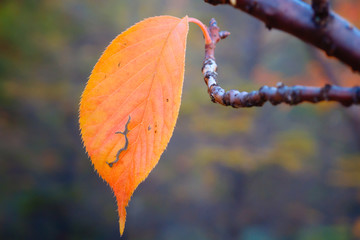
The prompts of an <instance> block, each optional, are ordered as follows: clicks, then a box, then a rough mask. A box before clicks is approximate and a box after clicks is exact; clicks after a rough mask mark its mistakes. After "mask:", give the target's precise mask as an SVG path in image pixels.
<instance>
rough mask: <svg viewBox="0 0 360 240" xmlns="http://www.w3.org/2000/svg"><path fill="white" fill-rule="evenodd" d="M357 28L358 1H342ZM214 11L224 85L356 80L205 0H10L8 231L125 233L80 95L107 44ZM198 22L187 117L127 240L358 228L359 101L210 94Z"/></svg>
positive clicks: (0, 188) (1, 183)
mask: <svg viewBox="0 0 360 240" xmlns="http://www.w3.org/2000/svg"><path fill="white" fill-rule="evenodd" d="M332 5H333V7H334V9H335V10H336V11H337V12H338V13H340V14H341V15H343V16H344V17H345V18H346V19H348V20H349V21H351V22H352V23H353V24H354V25H355V26H357V27H360V14H359V9H360V1H358V0H354V1H351V0H341V1H340V0H337V1H332ZM165 14H166V15H174V16H177V17H183V16H185V15H189V16H191V17H196V18H198V19H200V20H201V21H203V22H204V23H208V21H209V20H210V18H211V17H215V18H216V19H217V20H218V23H219V26H220V27H221V28H222V29H223V30H228V31H230V32H231V33H232V34H231V36H230V37H229V38H228V39H226V40H224V41H222V42H221V43H219V44H218V47H217V52H216V54H217V55H216V57H217V62H218V65H219V74H220V81H221V84H222V86H223V87H224V88H225V89H231V88H234V89H241V90H247V91H249V90H257V89H259V87H260V86H262V85H265V84H266V85H270V86H274V85H275V84H276V83H277V82H279V81H282V82H284V83H285V84H287V85H295V84H303V85H313V86H321V85H323V84H325V83H332V84H339V85H342V86H354V85H359V84H360V75H359V74H354V73H353V72H352V71H351V70H350V69H349V68H348V67H346V66H343V65H342V64H341V63H339V62H337V60H336V59H328V58H327V57H326V56H325V55H324V54H323V53H322V52H319V51H318V50H316V49H314V48H312V47H310V46H307V45H306V44H304V43H302V42H300V41H299V40H297V39H296V38H294V37H292V36H288V35H286V34H284V33H281V32H278V31H276V30H271V31H269V30H268V29H267V28H266V27H265V26H264V24H263V23H261V22H259V21H257V20H255V19H253V18H252V17H250V16H248V15H246V14H245V13H243V12H240V11H238V10H235V9H233V8H231V7H229V6H217V7H214V6H211V5H209V4H206V3H204V2H203V1H201V0H198V1H193V0H182V1H179V0H148V1H140V0H121V1H117V0H108V1H98V0H80V1H70V0H61V1H60V0H58V1H56V0H2V1H0V239H119V227H118V216H117V211H116V202H115V198H114V197H113V195H112V192H111V190H110V188H109V187H108V186H107V185H106V183H105V182H103V181H102V180H101V179H100V177H99V176H98V175H97V173H96V172H95V171H94V169H93V167H92V165H91V162H90V160H89V159H88V157H87V155H86V153H85V150H84V148H83V146H82V144H81V138H80V135H79V129H78V128H79V126H78V105H79V100H80V95H81V93H82V90H83V89H84V86H85V84H86V82H87V79H88V76H89V75H90V72H91V70H92V67H93V66H94V65H95V63H96V61H97V59H98V58H99V57H100V55H101V53H102V52H103V50H104V49H105V47H106V46H107V45H108V44H109V42H110V41H111V40H112V39H113V38H115V36H117V35H118V34H119V33H121V32H122V31H124V30H125V29H126V28H128V27H129V26H131V25H133V24H134V23H136V22H138V21H140V20H142V19H144V18H147V17H151V16H156V15H165ZM203 48H204V41H203V37H202V33H201V31H200V30H199V29H198V27H197V26H196V25H194V24H191V25H190V33H189V37H188V43H187V54H186V56H187V58H186V73H185V83H184V91H183V97H182V106H181V110H180V115H179V120H178V123H177V127H176V129H175V132H174V135H173V137H172V139H171V141H170V144H169V146H168V148H167V150H166V151H165V153H164V154H163V156H162V157H161V159H160V161H159V164H158V165H157V167H156V168H155V169H154V170H153V171H152V172H151V174H150V175H149V177H148V179H147V180H146V181H145V182H144V183H142V184H141V185H140V186H139V187H138V189H137V190H136V191H135V193H134V195H133V197H132V200H131V202H130V205H129V207H128V208H127V211H128V217H127V222H126V227H125V235H124V238H123V239H137V240H142V239H143V240H145V239H159V240H163V239H164V240H165V239H174V240H177V239H200V240H202V239H244V240H273V239H274V240H275V239H280V240H281V239H298V240H308V239H309V240H310V239H327V240H329V239H330V240H337V239H360V108H359V107H358V106H357V107H350V108H344V107H342V106H340V105H339V104H336V103H322V104H317V105H312V104H308V103H305V104H301V105H299V106H296V107H289V106H285V105H279V106H276V107H274V106H272V105H270V104H266V105H265V106H264V107H262V108H252V109H233V108H229V107H228V108H226V107H223V106H220V105H216V104H213V103H212V102H211V101H210V99H209V96H208V94H207V90H206V86H205V84H204V82H203V77H202V74H201V67H202V60H203V53H204V50H203Z"/></svg>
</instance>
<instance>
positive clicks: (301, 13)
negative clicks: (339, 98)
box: [204, 0, 360, 72]
mask: <svg viewBox="0 0 360 240" xmlns="http://www.w3.org/2000/svg"><path fill="white" fill-rule="evenodd" d="M204 1H205V2H207V3H210V4H212V5H217V4H229V5H232V6H233V7H235V8H237V9H240V10H242V11H244V12H247V13H248V14H250V15H252V16H254V17H256V18H258V19H260V20H261V21H263V22H264V23H265V24H266V26H267V27H268V28H269V29H271V28H276V29H279V30H282V31H284V32H287V33H289V34H291V35H293V36H296V37H298V38H299V39H301V40H303V41H305V42H308V43H310V44H312V45H314V46H315V47H317V48H320V49H322V50H324V51H325V52H326V54H327V55H328V56H334V57H336V58H337V59H339V60H340V61H342V62H343V63H345V64H347V65H348V66H350V67H351V68H352V69H353V71H358V72H359V71H360V31H359V29H357V28H356V27H354V26H353V25H352V24H350V23H349V22H347V21H346V20H344V19H343V18H342V17H340V16H339V15H337V14H336V13H334V12H331V11H329V8H328V3H327V1H326V0H313V4H312V6H313V8H312V7H311V6H310V5H309V4H307V3H304V2H302V1H299V0H204ZM313 9H314V10H315V11H314V10H313Z"/></svg>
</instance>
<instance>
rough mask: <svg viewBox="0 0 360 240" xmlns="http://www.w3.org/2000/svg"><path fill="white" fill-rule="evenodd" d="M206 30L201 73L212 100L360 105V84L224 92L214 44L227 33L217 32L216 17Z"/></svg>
mask: <svg viewBox="0 0 360 240" xmlns="http://www.w3.org/2000/svg"><path fill="white" fill-rule="evenodd" d="M208 31H209V33H210V37H211V39H212V42H211V43H210V44H205V59H204V63H203V68H202V72H203V74H204V81H205V83H206V85H207V87H208V92H209V95H210V98H211V100H212V101H213V102H216V103H219V104H222V105H225V106H232V107H234V108H240V107H255V106H262V105H263V104H264V103H265V102H267V101H269V102H270V103H271V104H273V105H277V104H279V103H287V104H290V105H296V104H299V103H302V102H311V103H317V102H320V101H336V102H339V103H341V104H342V105H344V106H350V105H352V104H360V87H358V86H357V87H353V88H346V87H339V86H332V85H328V84H327V85H325V86H324V87H322V88H320V87H307V86H293V87H288V86H285V85H284V84H282V83H279V84H278V85H277V87H268V86H263V87H261V88H260V89H259V90H258V91H252V92H250V93H248V92H245V91H242V92H240V91H238V90H229V91H225V90H224V89H223V88H222V87H220V86H219V85H218V83H217V78H218V74H217V72H216V71H217V64H216V62H215V47H216V43H218V42H219V41H220V40H221V39H223V38H225V37H227V36H228V35H229V34H230V33H228V32H225V31H220V29H219V27H218V26H217V23H216V21H215V19H211V20H210V24H209V28H208Z"/></svg>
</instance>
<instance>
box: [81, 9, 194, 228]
mask: <svg viewBox="0 0 360 240" xmlns="http://www.w3.org/2000/svg"><path fill="white" fill-rule="evenodd" d="M187 33H188V18H187V17H184V18H183V19H179V18H175V17H171V16H159V17H153V18H148V19H145V20H143V21H141V22H139V23H137V24H136V25H134V26H132V27H131V28H129V29H128V30H126V31H125V32H123V33H121V34H120V35H119V36H117V37H116V38H115V39H114V40H113V41H112V42H111V44H110V45H109V46H108V47H107V49H106V50H105V52H104V53H103V55H102V56H101V57H100V59H99V61H98V62H97V64H96V65H95V67H94V69H93V71H92V74H91V76H90V79H89V81H88V83H87V86H86V88H85V90H84V92H83V95H82V99H81V103H80V120H79V121H80V128H81V134H82V139H83V141H84V145H85V147H86V150H87V152H88V154H89V156H90V158H91V160H92V162H93V164H94V167H95V169H96V170H97V171H98V173H99V174H100V175H101V177H103V178H104V179H105V180H106V181H107V182H108V183H109V185H110V186H111V188H112V189H113V191H114V194H115V196H116V200H117V204H118V211H119V224H120V234H121V235H122V234H123V231H124V226H125V219H126V210H125V207H126V206H127V205H128V202H129V200H130V197H131V195H132V194H133V192H134V191H135V189H136V187H137V186H138V185H139V184H140V183H141V182H142V181H143V180H144V179H145V178H146V177H147V176H148V174H149V173H150V171H151V170H152V169H153V168H154V167H155V165H156V164H157V162H158V161H159V158H160V156H161V154H162V153H163V151H164V150H165V148H166V146H167V144H168V142H169V140H170V138H171V135H172V133H173V130H174V127H175V123H176V120H177V117H178V113H179V108H180V101H181V91H182V85H183V79H184V64H185V47H186V37H187ZM116 132H121V133H119V134H116ZM117 154H118V157H119V159H118V161H116V159H117Z"/></svg>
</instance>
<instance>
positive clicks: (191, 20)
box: [188, 17, 212, 44]
mask: <svg viewBox="0 0 360 240" xmlns="http://www.w3.org/2000/svg"><path fill="white" fill-rule="evenodd" d="M188 20H189V22H191V23H195V24H196V25H198V26H199V27H200V28H201V31H202V32H203V34H204V38H205V44H211V43H212V40H211V38H210V35H209V32H208V29H207V27H206V25H205V24H203V23H202V22H201V21H200V20H199V19H196V18H192V17H189V18H188Z"/></svg>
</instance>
